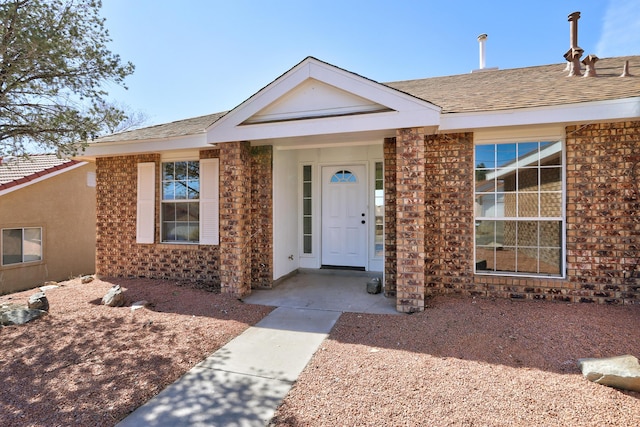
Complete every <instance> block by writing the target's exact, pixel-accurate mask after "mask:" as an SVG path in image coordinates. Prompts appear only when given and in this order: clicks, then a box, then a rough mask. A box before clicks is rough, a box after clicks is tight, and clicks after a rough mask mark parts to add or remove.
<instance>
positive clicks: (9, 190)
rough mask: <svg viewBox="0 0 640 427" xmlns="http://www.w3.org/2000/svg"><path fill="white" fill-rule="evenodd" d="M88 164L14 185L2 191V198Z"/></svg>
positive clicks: (78, 164)
mask: <svg viewBox="0 0 640 427" xmlns="http://www.w3.org/2000/svg"><path fill="white" fill-rule="evenodd" d="M87 164H89V162H80V163H77V164H75V165H72V166H67V167H66V168H64V169H59V170H57V171H55V172H51V173H48V174H46V175H43V176H39V177H37V178H35V179H32V180H31V181H27V182H25V183H22V184H19V185H14V186H13V187H9V188H7V189H5V190H2V191H0V196H4V195H5V194H9V193H11V192H13V191H16V190H20V189H22V188H24V187H28V186H30V185H32V184H37V183H38V182H41V181H44V180H45V179H49V178H53V177H54V176H57V175H61V174H63V173H65V172H69V171H72V170H74V169H77V168H79V167H82V166H84V165H87Z"/></svg>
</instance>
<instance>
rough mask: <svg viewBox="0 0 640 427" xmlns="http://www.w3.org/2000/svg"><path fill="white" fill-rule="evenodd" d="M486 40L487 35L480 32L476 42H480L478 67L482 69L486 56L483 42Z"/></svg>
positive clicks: (484, 65)
mask: <svg viewBox="0 0 640 427" xmlns="http://www.w3.org/2000/svg"><path fill="white" fill-rule="evenodd" d="M486 42H487V35H486V34H480V35H479V36H478V43H480V69H481V70H484V68H485V67H486V61H485V59H486V56H485V44H486Z"/></svg>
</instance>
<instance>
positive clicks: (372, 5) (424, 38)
mask: <svg viewBox="0 0 640 427" xmlns="http://www.w3.org/2000/svg"><path fill="white" fill-rule="evenodd" d="M103 3H104V4H103V8H102V15H103V16H104V17H105V18H106V19H107V23H106V25H107V28H108V29H109V32H110V34H111V38H112V39H113V42H112V43H111V45H110V48H111V50H112V51H113V52H115V53H118V54H120V56H121V57H122V58H123V59H124V60H127V61H131V62H133V63H134V64H135V66H136V72H135V73H134V74H133V75H132V76H130V77H129V78H128V79H127V86H128V87H129V89H128V90H127V91H125V90H122V89H119V88H117V87H110V88H108V90H109V91H110V97H111V99H112V100H114V101H116V102H119V103H122V104H125V105H127V106H129V108H130V109H131V110H134V111H141V112H144V113H145V114H146V115H147V116H148V118H149V121H148V123H147V124H148V125H151V124H157V123H164V122H169V121H173V120H179V119H183V118H189V117H195V116H199V115H204V114H210V113H214V112H220V111H226V110H229V109H231V108H233V107H235V106H237V105H238V104H240V103H241V102H243V101H244V100H245V99H247V98H248V97H250V96H251V95H252V94H254V93H255V92H257V91H258V90H260V89H261V88H262V87H264V86H266V85H267V84H269V83H270V82H272V81H273V80H274V79H276V78H277V77H278V76H280V75H281V74H283V73H284V72H286V71H287V70H289V69H290V68H291V67H293V66H294V65H296V64H297V63H298V62H300V61H301V60H303V59H304V58H306V57H307V56H315V57H316V58H318V59H321V60H323V61H326V62H329V63H331V64H334V65H337V66H339V67H342V68H345V69H347V70H349V71H353V72H355V73H358V74H360V75H363V76H365V77H368V78H370V79H373V80H376V81H379V82H388V81H396V80H407V79H416V78H425V77H435V76H442V75H452V74H464V73H468V72H470V71H471V70H473V69H476V68H478V42H477V36H478V35H479V34H482V33H486V34H488V36H489V37H488V39H487V42H486V65H487V67H500V68H501V69H504V68H518V67H528V66H534V65H544V64H552V63H562V62H564V59H563V57H562V55H563V54H564V53H565V52H566V51H567V49H568V48H569V23H568V22H567V16H568V15H569V14H570V13H571V12H574V11H580V12H581V18H580V21H579V23H578V30H579V36H578V45H579V46H580V47H582V48H583V49H584V51H585V55H586V54H592V53H593V54H596V55H598V56H599V57H611V56H621V55H637V54H640V1H638V0H581V1H578V0H575V1H574V0H560V1H559V0H537V1H535V2H519V1H513V0H510V1H503V0H497V1H490V2H489V1H477V0H475V1H442V0H439V1H435V0H422V1H418V0H416V1H408V0H395V1H382V0H366V1H365V0H362V1H361V0H337V1H334V0H321V1H316V0H307V1H304V0H297V1H295V0H270V1H263V0H224V1H218V0H209V1H207V0H182V1H179V2H178V1H173V0H135V1H132V0H104V1H103ZM636 73H640V70H637V71H636Z"/></svg>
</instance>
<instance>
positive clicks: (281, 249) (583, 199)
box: [84, 50, 640, 312]
mask: <svg viewBox="0 0 640 427" xmlns="http://www.w3.org/2000/svg"><path fill="white" fill-rule="evenodd" d="M570 52H571V50H570ZM575 52H577V50H575V51H574V53H575ZM588 58H590V59H589V61H590V62H589V67H590V72H589V73H588V74H589V75H588V76H585V77H582V76H578V75H577V74H582V73H584V70H583V69H582V68H581V66H580V64H579V63H578V65H577V66H576V65H575V61H574V62H570V65H571V67H570V68H571V69H567V66H566V65H567V64H566V63H564V64H552V65H544V66H535V67H527V68H519V69H505V70H495V69H494V70H489V69H483V70H480V71H481V72H473V73H469V74H464V75H454V76H446V77H435V78H427V79H421V80H412V81H400V82H392V83H378V82H376V81H373V80H370V79H367V78H366V77H363V76H360V75H358V74H355V73H353V72H350V71H347V70H344V69H342V68H340V67H337V66H334V65H331V64H328V63H326V62H323V61H320V60H318V59H315V58H313V57H308V58H306V59H304V60H303V61H302V62H300V63H299V64H297V65H295V66H294V67H293V68H291V69H290V70H289V71H287V72H285V73H284V74H283V75H281V76H280V77H278V78H277V79H276V80H274V81H273V82H272V83H271V84H269V85H267V86H266V87H264V88H263V89H261V90H259V91H258V92H257V93H255V94H254V95H253V96H251V97H250V98H249V99H247V100H245V101H244V102H242V103H241V104H240V105H238V106H237V107H236V108H234V109H233V110H231V111H228V112H222V113H217V114H212V115H207V116H202V117H196V118H191V119H187V120H182V121H177V122H173V123H167V124H162V125H158V126H152V127H148V128H145V129H139V130H134V131H130V132H125V133H121V134H116V135H111V136H107V137H103V138H101V139H99V140H98V141H96V142H95V143H92V144H90V146H89V148H88V149H87V150H86V154H85V157H84V158H86V159H89V160H92V161H95V162H96V168H97V229H98V236H97V257H96V263H97V264H96V268H97V272H98V273H99V274H101V275H105V276H124V277H127V276H134V277H150V278H172V279H191V280H202V281H210V282H211V283H215V284H219V285H220V286H221V289H222V292H226V293H232V294H236V295H238V296H243V295H246V294H249V293H250V292H251V289H254V288H270V287H272V286H273V285H274V282H277V281H278V280H279V279H281V278H284V277H287V276H288V275H290V274H293V273H295V272H296V271H297V270H299V269H320V268H331V267H339V268H345V267H348V268H354V269H361V270H366V271H371V272H380V274H382V275H383V278H384V279H383V284H384V291H385V294H386V295H387V296H390V297H395V298H396V301H397V309H398V310H399V311H401V312H414V311H421V310H423V309H424V306H425V299H426V298H427V297H428V296H431V295H438V294H461V295H468V296H493V297H504V298H514V299H520V298H525V299H546V300H560V301H569V302H596V303H609V304H631V303H637V302H638V301H640V216H639V215H638V212H639V209H640V188H639V187H640V56H630V57H616V58H605V59H600V60H599V61H598V62H597V66H595V67H594V64H595V60H594V59H593V57H592V56H590V57H588ZM568 60H573V57H571V55H569V56H568ZM624 70H626V71H625V72H624V76H623V77H621V75H622V74H623V71H624ZM569 74H573V75H572V76H569ZM594 74H595V75H594Z"/></svg>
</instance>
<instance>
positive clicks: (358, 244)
mask: <svg viewBox="0 0 640 427" xmlns="http://www.w3.org/2000/svg"><path fill="white" fill-rule="evenodd" d="M367 216H368V215H367V176H366V168H365V166H364V165H346V166H324V167H323V168H322V265H335V266H348V267H366V266H367V230H368V229H369V225H368V224H367V221H368V218H367Z"/></svg>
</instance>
